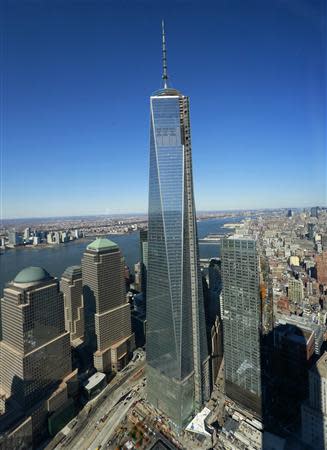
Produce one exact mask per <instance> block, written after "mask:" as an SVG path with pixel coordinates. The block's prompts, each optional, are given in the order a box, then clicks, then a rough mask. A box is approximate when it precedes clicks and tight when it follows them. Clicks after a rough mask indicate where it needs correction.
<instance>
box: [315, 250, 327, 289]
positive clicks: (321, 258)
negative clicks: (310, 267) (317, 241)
mask: <svg viewBox="0 0 327 450" xmlns="http://www.w3.org/2000/svg"><path fill="white" fill-rule="evenodd" d="M316 270H317V281H318V283H319V284H322V285H323V286H327V250H325V251H323V252H322V253H320V255H317V256H316Z"/></svg>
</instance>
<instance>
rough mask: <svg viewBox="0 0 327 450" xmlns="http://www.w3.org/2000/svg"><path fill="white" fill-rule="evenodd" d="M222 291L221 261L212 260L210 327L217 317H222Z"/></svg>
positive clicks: (210, 270)
mask: <svg viewBox="0 0 327 450" xmlns="http://www.w3.org/2000/svg"><path fill="white" fill-rule="evenodd" d="M221 290H222V282H221V261H219V260H217V259H212V260H211V261H210V264H209V296H210V308H209V309H210V317H211V321H210V322H211V323H210V325H212V324H213V323H214V322H215V320H216V317H217V316H219V317H220V294H221Z"/></svg>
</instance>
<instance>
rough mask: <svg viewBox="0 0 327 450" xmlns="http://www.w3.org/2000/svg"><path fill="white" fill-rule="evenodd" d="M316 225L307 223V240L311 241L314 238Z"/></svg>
mask: <svg viewBox="0 0 327 450" xmlns="http://www.w3.org/2000/svg"><path fill="white" fill-rule="evenodd" d="M315 230H316V225H315V224H314V223H308V238H309V239H310V241H313V239H314V237H315Z"/></svg>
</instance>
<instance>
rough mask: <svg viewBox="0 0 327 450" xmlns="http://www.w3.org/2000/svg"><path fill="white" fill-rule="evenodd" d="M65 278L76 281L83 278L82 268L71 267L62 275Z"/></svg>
mask: <svg viewBox="0 0 327 450" xmlns="http://www.w3.org/2000/svg"><path fill="white" fill-rule="evenodd" d="M62 276H63V278H69V279H75V278H79V277H81V276H82V269H81V266H69V267H67V268H66V270H65V272H64V273H63V274H62Z"/></svg>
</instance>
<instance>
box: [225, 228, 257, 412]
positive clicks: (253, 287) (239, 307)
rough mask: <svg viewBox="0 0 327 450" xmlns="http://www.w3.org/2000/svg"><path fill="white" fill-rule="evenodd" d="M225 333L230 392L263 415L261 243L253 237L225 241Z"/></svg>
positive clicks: (226, 373)
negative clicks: (258, 243) (259, 256)
mask: <svg viewBox="0 0 327 450" xmlns="http://www.w3.org/2000/svg"><path fill="white" fill-rule="evenodd" d="M221 253H222V281H223V336H224V364H225V365H224V368H225V390H226V394H227V395H228V396H229V397H230V398H231V399H232V400H234V401H235V402H237V403H240V404H241V405H242V406H243V407H245V408H249V409H250V410H252V411H253V412H255V413H256V414H257V415H258V416H259V417H261V414H262V407H261V403H262V400H261V397H262V394H261V392H262V385H261V346H260V332H261V329H262V312H261V310H262V306H261V298H260V273H259V267H260V266H259V258H258V250H257V243H256V241H255V240H253V239H252V238H250V237H246V236H238V235H237V236H230V237H229V238H225V239H223V240H222V247H221Z"/></svg>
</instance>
